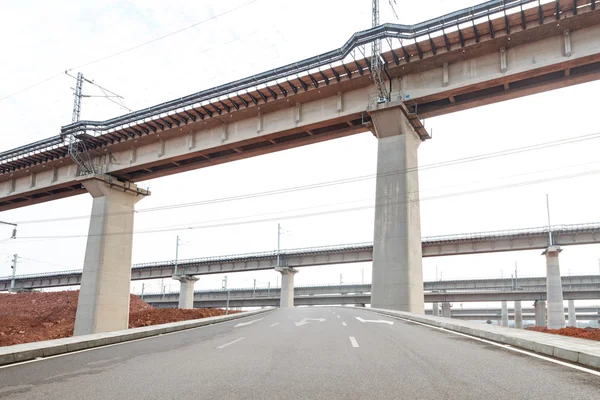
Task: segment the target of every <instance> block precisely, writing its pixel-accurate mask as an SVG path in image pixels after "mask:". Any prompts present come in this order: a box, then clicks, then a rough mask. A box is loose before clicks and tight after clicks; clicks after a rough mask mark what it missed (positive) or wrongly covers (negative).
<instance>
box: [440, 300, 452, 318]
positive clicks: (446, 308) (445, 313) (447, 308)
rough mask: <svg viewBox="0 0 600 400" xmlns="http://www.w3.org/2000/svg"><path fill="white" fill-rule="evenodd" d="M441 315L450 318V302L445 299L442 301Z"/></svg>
mask: <svg viewBox="0 0 600 400" xmlns="http://www.w3.org/2000/svg"><path fill="white" fill-rule="evenodd" d="M442 317H444V318H452V311H451V310H450V303H448V302H447V301H445V302H443V303H442Z"/></svg>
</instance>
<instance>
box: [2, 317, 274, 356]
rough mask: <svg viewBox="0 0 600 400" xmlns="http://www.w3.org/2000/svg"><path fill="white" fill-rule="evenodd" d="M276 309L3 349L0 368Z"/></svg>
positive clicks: (18, 345)
mask: <svg viewBox="0 0 600 400" xmlns="http://www.w3.org/2000/svg"><path fill="white" fill-rule="evenodd" d="M273 310H275V307H270V308H265V309H262V310H256V311H248V312H243V313H236V314H231V315H222V316H218V317H208V318H201V319H194V320H189V321H180V322H171V323H168V324H161V325H152V326H144V327H140V328H132V329H126V330H122V331H114V332H104V333H95V334H91V335H82V336H73V337H68V338H62V339H55V340H45V341H41V342H33V343H25V344H15V345H12V346H3V347H0V366H2V365H8V364H14V363H19V362H23V361H29V360H33V359H36V358H43V357H50V356H55V355H58V354H64V353H71V352H74V351H79V350H85V349H91V348H95V347H102V346H107V345H110V344H116V343H122V342H128V341H131V340H136V339H142V338H147V337H152V336H158V335H162V334H165V333H172V332H178V331H183V330H187V329H192V328H198V327H201V326H207V325H212V324H216V323H219V322H227V321H232V320H235V319H240V318H246V317H251V316H254V315H259V314H263V313H266V312H269V311H273Z"/></svg>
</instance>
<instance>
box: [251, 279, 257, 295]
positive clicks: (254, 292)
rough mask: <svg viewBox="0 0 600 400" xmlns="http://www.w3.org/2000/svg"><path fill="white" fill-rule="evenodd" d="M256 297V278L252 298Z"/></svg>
mask: <svg viewBox="0 0 600 400" xmlns="http://www.w3.org/2000/svg"><path fill="white" fill-rule="evenodd" d="M255 297H256V279H255V280H254V288H253V289H252V298H255Z"/></svg>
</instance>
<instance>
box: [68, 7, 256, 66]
mask: <svg viewBox="0 0 600 400" xmlns="http://www.w3.org/2000/svg"><path fill="white" fill-rule="evenodd" d="M257 1H258V0H250V1H248V2H246V3H244V4H242V5H240V6H237V7H234V8H231V9H229V10H227V11H224V12H222V13H220V14H215V15H213V16H212V17H210V18H207V19H205V20H202V21H199V22H196V23H193V24H192V25H189V26H186V27H185V28H181V29H179V30H177V31H174V32H171V33H167V34H166V35H163V36H160V37H157V38H154V39H151V40H148V41H147V42H144V43H142V44H138V45H136V46H133V47H129V48H127V49H125V50H121V51H118V52H116V53H113V54H110V55H108V56H104V57H101V58H98V59H96V60H93V61H90V62H87V63H85V64H81V65H78V66H76V67H73V68H70V69H69V70H68V71H72V70H74V69H79V68H83V67H87V66H88V65H92V64H96V63H99V62H101V61H104V60H107V59H109V58H112V57H116V56H119V55H121V54H124V53H127V52H130V51H132V50H135V49H139V48H140V47H143V46H146V45H149V44H151V43H154V42H157V41H159V40H162V39H165V38H168V37H170V36H173V35H176V34H178V33H181V32H184V31H186V30H188V29H192V28H194V27H196V26H199V25H202V24H205V23H207V22H209V21H212V20H214V19H217V18H219V17H222V16H223V15H227V14H230V13H232V12H234V11H237V10H239V9H241V8H244V7H246V6H248V5H250V4H252V3H256V2H257Z"/></svg>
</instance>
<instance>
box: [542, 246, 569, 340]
mask: <svg viewBox="0 0 600 400" xmlns="http://www.w3.org/2000/svg"><path fill="white" fill-rule="evenodd" d="M560 252H561V249H560V247H559V246H549V247H548V248H547V249H546V250H545V251H544V253H543V255H545V256H546V292H547V299H548V328H549V329H560V328H564V327H565V305H564V302H563V292H562V282H561V278H560V264H559V262H558V254H559V253H560Z"/></svg>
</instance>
